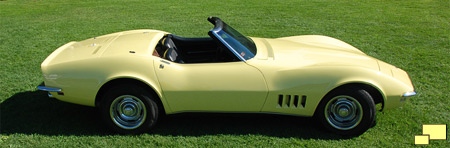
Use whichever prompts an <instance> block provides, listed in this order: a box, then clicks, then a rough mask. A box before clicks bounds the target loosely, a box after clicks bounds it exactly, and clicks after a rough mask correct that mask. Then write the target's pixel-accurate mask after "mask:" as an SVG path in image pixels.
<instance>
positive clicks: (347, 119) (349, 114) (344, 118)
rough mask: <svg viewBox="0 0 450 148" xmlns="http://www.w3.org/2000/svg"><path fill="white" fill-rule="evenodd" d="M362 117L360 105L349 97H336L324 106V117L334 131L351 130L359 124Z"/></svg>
mask: <svg viewBox="0 0 450 148" xmlns="http://www.w3.org/2000/svg"><path fill="white" fill-rule="evenodd" d="M362 116H363V109H362V106H361V104H359V102H358V101H357V100H356V99H355V98H353V97H350V96H336V97H334V98H332V99H331V100H330V101H328V103H327V105H326V106H325V117H326V118H327V121H328V123H329V124H330V125H331V126H333V127H334V128H336V129H340V130H349V129H353V128H355V127H356V126H357V125H358V124H359V123H360V122H361V120H362Z"/></svg>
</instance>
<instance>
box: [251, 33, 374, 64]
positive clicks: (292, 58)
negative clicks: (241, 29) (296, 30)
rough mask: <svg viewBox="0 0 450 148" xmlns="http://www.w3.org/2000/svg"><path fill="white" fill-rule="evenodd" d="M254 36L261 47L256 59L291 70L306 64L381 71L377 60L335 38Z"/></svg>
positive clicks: (258, 46) (316, 36)
mask: <svg viewBox="0 0 450 148" xmlns="http://www.w3.org/2000/svg"><path fill="white" fill-rule="evenodd" d="M252 39H253V40H254V41H255V44H256V45H257V48H258V53H257V55H256V56H255V58H254V60H259V61H261V60H268V61H271V62H265V63H266V64H274V65H276V66H278V67H284V68H289V69H291V68H299V67H305V66H360V67H365V68H370V69H373V70H379V66H378V60H377V59H375V58H373V57H370V56H368V55H366V54H364V53H363V52H361V51H360V50H358V49H356V48H355V47H353V46H351V45H349V44H347V43H345V42H342V41H339V40H337V39H334V38H331V37H326V36H318V35H304V36H294V37H285V38H277V39H267V38H252ZM249 63H252V62H251V61H249ZM283 65H284V66H283Z"/></svg>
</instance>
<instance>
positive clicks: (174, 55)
mask: <svg viewBox="0 0 450 148" xmlns="http://www.w3.org/2000/svg"><path fill="white" fill-rule="evenodd" d="M153 55H155V56H159V57H161V58H163V59H167V60H169V61H172V62H176V63H218V62H233V61H240V60H239V59H238V58H236V56H235V55H234V54H232V53H231V51H230V50H228V49H227V48H226V47H225V46H224V45H223V44H220V43H218V41H216V40H214V39H213V38H211V37H204V38H185V37H180V36H176V35H173V34H168V35H165V36H164V37H163V38H162V39H161V40H160V41H159V42H158V45H157V46H156V48H155V52H154V53H153Z"/></svg>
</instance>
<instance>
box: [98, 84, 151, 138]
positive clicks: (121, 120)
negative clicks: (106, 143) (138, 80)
mask: <svg viewBox="0 0 450 148" xmlns="http://www.w3.org/2000/svg"><path fill="white" fill-rule="evenodd" d="M155 99H156V98H155V97H154V96H153V95H152V94H151V93H149V92H148V91H147V90H145V89H144V88H142V87H139V86H137V85H134V84H121V85H117V86H113V87H111V88H110V89H108V90H107V91H106V92H105V93H104V94H103V95H102V101H101V104H100V105H99V110H100V115H101V117H102V118H103V121H104V122H105V123H106V125H107V126H108V127H109V128H111V129H112V130H114V131H116V132H118V133H120V134H132V135H134V134H141V133H144V132H148V131H149V130H150V129H151V128H152V127H153V126H154V125H155V124H156V122H157V121H158V115H159V112H158V111H159V109H158V104H157V103H156V101H155Z"/></svg>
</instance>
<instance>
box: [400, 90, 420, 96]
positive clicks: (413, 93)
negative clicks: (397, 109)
mask: <svg viewBox="0 0 450 148" xmlns="http://www.w3.org/2000/svg"><path fill="white" fill-rule="evenodd" d="M416 94H417V93H416V92H415V91H413V92H406V93H404V94H403V95H402V96H403V97H411V96H414V95H416Z"/></svg>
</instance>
